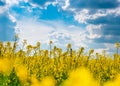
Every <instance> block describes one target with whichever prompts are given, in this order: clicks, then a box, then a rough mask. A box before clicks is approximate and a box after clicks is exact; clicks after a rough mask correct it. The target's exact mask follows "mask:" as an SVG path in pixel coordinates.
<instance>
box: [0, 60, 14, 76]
mask: <svg viewBox="0 0 120 86" xmlns="http://www.w3.org/2000/svg"><path fill="white" fill-rule="evenodd" d="M12 68H13V65H12V60H11V59H8V58H3V59H0V73H3V74H7V75H9V74H10V72H11V71H12Z"/></svg>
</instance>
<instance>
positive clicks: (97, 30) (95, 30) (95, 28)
mask: <svg viewBox="0 0 120 86" xmlns="http://www.w3.org/2000/svg"><path fill="white" fill-rule="evenodd" d="M101 27H102V25H88V26H87V27H86V28H87V31H88V33H89V35H88V38H90V39H95V38H100V37H101V33H102V32H101Z"/></svg>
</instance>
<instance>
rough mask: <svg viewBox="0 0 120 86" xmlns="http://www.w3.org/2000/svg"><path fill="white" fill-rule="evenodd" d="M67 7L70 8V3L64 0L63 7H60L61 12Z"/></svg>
mask: <svg viewBox="0 0 120 86" xmlns="http://www.w3.org/2000/svg"><path fill="white" fill-rule="evenodd" d="M69 6H70V1H69V0H66V1H65V5H64V6H62V9H63V10H66V9H67V8H68V7H69Z"/></svg>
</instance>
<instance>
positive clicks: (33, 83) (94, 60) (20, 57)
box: [0, 40, 120, 86]
mask: <svg viewBox="0 0 120 86" xmlns="http://www.w3.org/2000/svg"><path fill="white" fill-rule="evenodd" d="M40 46H41V44H40V42H37V43H36V46H32V45H27V42H26V40H24V42H23V46H22V48H21V50H19V51H16V48H17V42H14V44H11V42H7V43H5V44H3V43H2V42H0V86H120V74H119V72H120V55H118V53H117V52H116V54H113V56H112V57H111V56H109V55H107V54H105V53H104V54H99V53H96V54H95V53H94V50H93V49H91V50H89V51H88V52H87V54H85V53H84V48H83V47H81V48H80V49H79V50H78V51H76V50H72V48H71V44H68V46H67V50H66V51H62V49H61V48H58V47H57V46H54V45H53V43H52V41H50V44H49V47H50V48H49V50H41V48H40ZM117 48H118V47H117ZM25 49H26V50H25Z"/></svg>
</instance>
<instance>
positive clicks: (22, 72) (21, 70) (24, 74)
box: [15, 65, 28, 84]
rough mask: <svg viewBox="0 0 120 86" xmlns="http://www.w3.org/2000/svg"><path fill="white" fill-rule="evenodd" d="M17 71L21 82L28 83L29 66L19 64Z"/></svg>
mask: <svg viewBox="0 0 120 86" xmlns="http://www.w3.org/2000/svg"><path fill="white" fill-rule="evenodd" d="M15 71H16V74H17V76H18V78H19V80H20V81H21V83H22V84H23V83H26V82H27V79H28V71H27V68H26V67H25V66H24V65H19V66H16V68H15Z"/></svg>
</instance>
